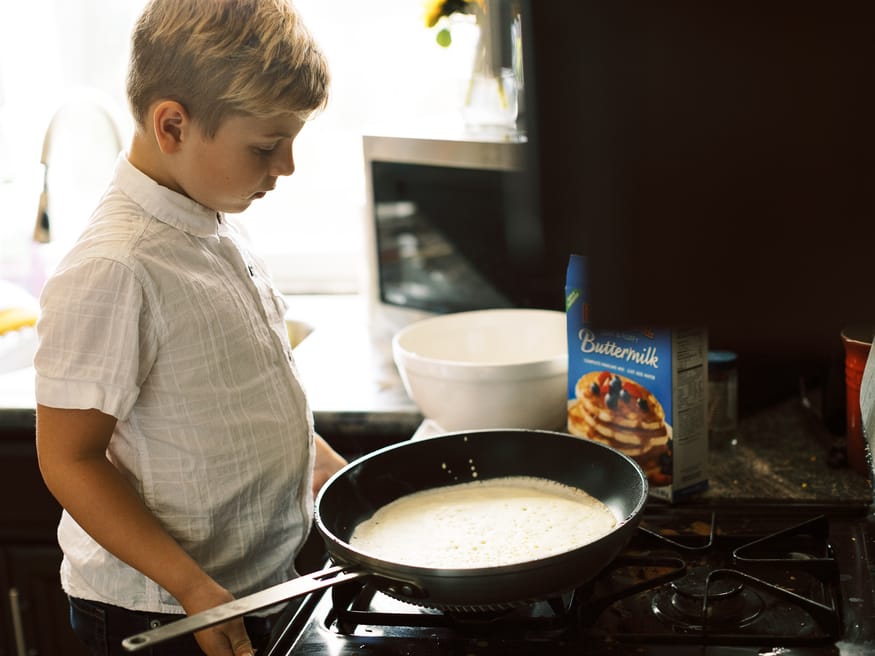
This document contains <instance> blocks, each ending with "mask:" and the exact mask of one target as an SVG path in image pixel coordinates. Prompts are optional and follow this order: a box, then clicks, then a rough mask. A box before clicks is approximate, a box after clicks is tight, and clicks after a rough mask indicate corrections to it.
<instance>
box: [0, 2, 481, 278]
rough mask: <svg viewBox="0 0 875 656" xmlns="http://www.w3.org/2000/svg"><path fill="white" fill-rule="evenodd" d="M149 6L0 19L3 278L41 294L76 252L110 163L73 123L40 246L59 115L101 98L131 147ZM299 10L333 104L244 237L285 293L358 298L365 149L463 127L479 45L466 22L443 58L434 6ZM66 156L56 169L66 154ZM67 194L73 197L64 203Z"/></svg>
mask: <svg viewBox="0 0 875 656" xmlns="http://www.w3.org/2000/svg"><path fill="white" fill-rule="evenodd" d="M144 4H145V2H144V0H90V1H89V2H69V1H68V0H29V1H28V2H26V3H25V2H16V3H11V2H10V3H3V4H2V5H0V207H3V211H2V212H3V213H2V216H3V219H2V224H0V243H2V246H0V277H3V278H12V279H18V280H21V281H26V282H27V283H28V285H27V286H29V287H31V288H33V287H34V286H38V285H39V281H40V279H41V277H42V275H43V273H44V271H40V272H35V271H34V270H33V268H34V267H35V266H39V267H44V268H48V269H50V268H51V266H52V265H53V262H55V261H56V260H57V258H58V257H59V256H60V253H61V252H63V251H64V250H66V247H68V246H69V244H70V241H72V239H73V238H74V236H75V234H76V233H77V231H78V229H81V224H82V223H84V220H85V217H87V215H88V213H89V212H90V208H91V207H93V205H94V203H95V202H96V199H97V197H98V196H99V194H100V192H101V191H102V189H103V186H104V185H105V183H106V178H107V176H108V175H109V170H110V168H111V165H112V161H113V160H114V157H112V158H107V157H104V156H103V155H102V154H100V153H101V149H100V148H98V147H97V144H98V142H99V137H98V136H96V135H99V134H100V132H101V128H100V127H99V126H97V125H95V126H92V127H88V125H89V124H88V121H86V120H85V119H80V118H77V117H73V118H70V119H69V120H70V121H71V122H72V123H73V124H74V125H73V129H71V130H64V135H65V136H64V137H63V138H62V137H61V136H58V142H61V143H63V142H64V139H67V140H69V143H71V144H72V145H71V147H70V151H72V154H69V155H67V156H66V157H69V158H70V159H69V160H67V159H66V157H63V156H61V155H58V157H59V159H62V160H63V164H64V166H63V167H62V166H61V164H60V163H58V165H57V166H56V162H54V159H53V161H52V166H50V167H49V170H50V175H51V185H52V195H51V200H52V205H53V206H52V210H51V217H52V225H53V242H52V243H51V244H48V245H46V246H45V247H42V246H40V247H36V246H33V245H32V243H31V239H30V235H31V233H32V230H33V225H34V222H35V220H36V213H37V212H36V209H37V205H38V199H39V193H40V190H41V188H42V182H43V180H42V175H43V174H42V167H41V166H40V151H41V149H42V140H43V135H44V134H45V131H46V128H47V126H48V125H49V122H50V120H51V119H52V116H53V115H54V114H55V112H56V111H57V110H58V108H59V107H61V106H62V105H63V104H64V103H65V102H67V101H68V100H69V99H70V98H75V97H79V96H78V95H77V94H79V90H80V89H82V88H88V89H91V90H96V92H97V93H99V94H102V97H103V98H105V99H106V100H107V102H108V103H111V105H112V106H113V107H114V109H115V111H116V112H117V114H118V115H119V116H121V117H122V119H121V124H122V133H123V141H124V144H125V145H127V141H128V137H129V134H130V119H129V118H128V111H127V104H126V100H125V97H124V76H125V68H126V65H127V53H128V43H129V35H130V29H131V26H132V25H133V22H134V20H135V19H136V16H137V15H138V13H139V11H140V10H141V8H142V7H143V5H144ZM296 5H297V7H298V8H299V10H300V12H301V13H302V15H303V16H304V19H305V21H306V22H307V24H308V26H309V27H310V29H311V30H312V31H313V33H314V34H315V35H316V37H317V39H318V40H319V41H320V43H321V45H322V47H323V49H324V50H325V52H326V55H327V56H328V58H329V61H330V63H331V69H332V77H333V81H332V88H331V100H330V104H329V106H328V108H327V109H326V110H325V111H324V112H323V113H322V114H321V115H319V116H318V117H317V118H316V119H315V120H314V121H313V122H312V124H311V125H308V126H307V127H306V128H305V129H304V131H303V132H302V133H301V135H300V136H299V138H298V140H297V142H296V153H295V154H296V164H297V170H296V172H295V174H294V175H293V176H291V177H290V178H285V179H282V180H280V182H279V184H278V186H277V189H276V190H275V191H274V192H273V193H272V194H270V195H268V197H267V198H265V199H262V200H261V201H258V202H257V203H254V204H253V206H252V207H251V208H250V209H249V210H247V212H246V225H247V227H248V229H249V231H250V235H251V236H252V238H253V241H254V242H255V244H256V248H257V249H258V251H259V252H260V254H261V255H262V256H263V257H264V258H265V259H266V260H267V262H268V265H269V267H270V268H271V270H272V271H273V273H274V276H275V278H276V280H277V282H278V284H279V285H280V287H281V288H282V289H283V291H286V292H289V293H294V292H307V293H318V292H355V291H358V290H359V289H360V288H361V286H362V285H363V280H364V274H365V270H364V267H365V262H366V258H365V256H364V253H363V234H364V233H363V229H364V225H365V223H364V221H365V218H364V205H365V198H366V192H365V189H364V169H363V162H362V153H361V135H362V134H364V133H367V132H373V131H376V132H385V131H386V129H384V128H385V126H389V128H388V129H391V130H396V129H398V126H399V125H406V126H407V127H405V128H404V129H405V130H406V131H410V130H417V129H419V128H422V129H423V130H426V129H429V130H430V129H432V128H434V127H435V126H436V125H438V124H451V123H452V122H454V121H457V120H458V118H457V116H456V108H457V107H458V106H459V105H460V103H461V98H462V94H463V92H464V86H465V80H466V79H467V75H468V72H469V70H470V59H471V56H472V53H473V45H474V40H475V38H476V33H475V31H474V28H473V26H470V25H469V24H467V23H465V21H464V17H463V18H461V19H459V20H458V22H457V23H456V25H455V26H454V31H453V39H454V40H453V44H452V45H451V46H450V47H449V48H442V47H440V46H438V45H437V43H435V39H434V34H432V33H431V32H430V31H429V30H427V29H426V28H425V26H424V24H423V18H422V15H423V6H424V0H370V1H369V2H366V3H365V2H360V1H359V0H298V1H297V2H296ZM58 132H59V133H60V132H61V130H58ZM103 137H104V138H105V137H106V131H105V128H104V129H103ZM58 142H55V143H53V144H52V158H54V156H55V151H56V150H61V148H62V147H61V145H60V143H58ZM102 152H105V148H104V151H102ZM86 174H87V180H83V179H81V176H83V175H86ZM76 176H80V177H76ZM74 177H76V179H74ZM65 178H66V179H65ZM62 192H68V193H69V196H67V197H64V198H63V199H59V198H58V196H60V195H62ZM55 228H57V229H55ZM36 249H41V251H40V252H39V255H40V256H39V257H38V258H35V257H34V253H35V252H37V250H36Z"/></svg>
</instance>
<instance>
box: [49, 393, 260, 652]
mask: <svg viewBox="0 0 875 656" xmlns="http://www.w3.org/2000/svg"><path fill="white" fill-rule="evenodd" d="M36 423H37V454H38V457H39V466H40V471H41V472H42V475H43V478H44V480H45V482H46V485H47V486H48V488H49V490H50V491H51V493H52V494H53V495H54V496H55V498H57V500H58V501H59V503H60V504H61V505H62V506H63V507H64V508H65V509H66V510H67V512H68V513H70V515H71V516H72V517H73V519H75V520H76V522H77V523H78V524H79V525H80V526H81V527H82V528H83V529H84V530H85V531H86V532H87V533H88V534H89V535H90V536H91V537H92V538H94V539H95V540H96V541H97V542H98V543H99V544H100V545H101V546H103V548H105V549H106V550H107V551H109V552H110V553H112V554H113V555H115V556H116V557H117V558H119V559H120V560H122V561H124V562H125V563H127V564H128V565H130V566H131V567H134V568H135V569H137V570H139V571H140V572H142V573H143V574H145V575H146V576H148V577H149V578H150V579H152V580H154V581H155V582H157V583H158V584H159V585H160V586H161V587H163V588H164V589H165V590H167V591H168V592H169V593H170V594H172V595H173V596H174V597H175V598H176V600H177V601H179V603H180V604H181V605H182V607H183V608H184V609H185V611H186V613H188V614H189V615H191V614H194V613H197V612H199V611H202V610H206V609H207V608H212V607H213V606H216V605H218V604H221V603H224V602H227V601H231V599H233V597H232V595H231V594H230V593H229V592H228V591H227V590H225V589H224V588H222V587H221V586H220V585H219V584H218V583H216V582H215V581H214V580H213V579H211V578H210V577H209V576H207V574H206V573H205V572H204V571H203V570H202V569H201V568H200V567H199V566H198V564H197V563H196V562H195V561H194V560H193V559H192V558H191V557H190V556H189V555H188V554H187V553H186V552H185V551H184V550H183V549H182V547H180V546H179V544H178V543H177V542H176V541H175V540H174V539H173V538H172V537H171V536H170V535H169V534H168V533H167V531H165V530H164V528H163V527H162V526H161V524H160V522H159V521H158V520H157V518H156V517H155V516H154V515H153V514H152V513H151V512H150V511H149V509H148V508H146V506H145V504H144V503H143V502H142V500H141V499H140V498H139V496H138V495H137V493H136V491H135V490H134V489H133V488H132V487H131V486H130V484H129V483H128V482H127V481H126V480H125V478H124V477H123V476H122V475H121V473H120V472H119V471H118V470H117V469H116V468H115V467H114V466H113V465H112V463H111V462H110V461H109V460H108V459H107V457H106V448H107V446H108V444H109V440H110V437H111V436H112V432H113V429H114V428H115V424H116V419H115V417H112V416H110V415H107V414H104V413H102V412H100V411H98V410H69V409H59V408H50V407H47V406H44V405H37V422H36ZM196 638H197V640H198V643H199V644H200V646H201V648H202V649H203V650H204V651H205V653H207V654H209V655H210V656H213V655H215V656H225V655H231V654H237V655H242V654H247V653H251V648H250V647H249V643H248V640H246V632H245V629H244V628H243V623H242V620H239V619H238V620H236V621H234V622H229V623H227V624H223V625H220V626H219V627H213V628H212V629H207V630H205V631H202V632H200V633H198V634H197V636H196ZM244 640H246V642H245V645H244V646H242V647H241V648H240V649H237V650H236V651H235V650H232V648H231V645H235V644H237V643H242V641H244Z"/></svg>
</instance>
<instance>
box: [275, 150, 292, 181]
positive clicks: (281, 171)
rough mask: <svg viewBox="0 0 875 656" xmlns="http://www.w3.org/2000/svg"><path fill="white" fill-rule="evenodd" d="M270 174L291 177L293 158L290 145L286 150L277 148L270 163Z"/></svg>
mask: <svg viewBox="0 0 875 656" xmlns="http://www.w3.org/2000/svg"><path fill="white" fill-rule="evenodd" d="M272 164H273V166H272V167H271V174H273V175H275V176H280V175H291V174H292V173H294V172H295V157H294V154H293V153H292V147H291V145H290V146H289V147H288V148H277V149H276V154H275V156H274V158H273V162H272Z"/></svg>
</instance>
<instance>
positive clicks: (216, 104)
mask: <svg viewBox="0 0 875 656" xmlns="http://www.w3.org/2000/svg"><path fill="white" fill-rule="evenodd" d="M328 82H329V74H328V64H327V62H326V60H325V57H324V55H323V54H322V51H321V50H320V49H319V46H318V45H317V44H316V42H315V40H314V39H313V37H312V35H311V34H310V32H309V31H308V30H307V28H306V26H305V25H304V23H303V21H302V20H301V18H300V16H299V15H298V13H297V11H296V10H295V9H294V7H293V6H292V4H291V1H290V0H151V1H150V2H149V3H148V4H147V6H146V8H145V9H144V10H143V13H142V14H141V15H140V18H139V20H138V21H137V23H136V25H135V27H134V31H133V35H132V40H131V58H130V66H129V69H128V79H127V92H128V102H129V103H130V105H131V111H132V112H133V114H134V118H135V119H136V121H137V123H138V124H139V125H140V126H145V125H146V122H147V114H148V110H149V107H150V106H151V105H152V103H154V102H156V101H158V100H162V99H170V100H175V101H177V102H179V103H181V104H182V105H183V106H184V107H185V108H186V111H187V112H188V114H189V116H190V117H191V119H192V121H194V122H195V123H197V124H198V125H199V126H200V128H201V129H202V130H203V131H204V133H205V134H207V135H208V136H210V137H213V136H215V134H216V131H217V130H218V129H219V125H220V124H221V122H222V121H223V120H224V119H225V118H227V117H229V116H232V115H248V116H255V117H258V118H269V117H272V116H276V115H279V114H287V113H293V114H296V115H298V116H299V117H300V118H304V119H306V118H308V117H309V116H310V115H311V114H312V113H313V112H315V111H317V110H319V109H322V108H323V107H324V106H325V103H326V102H327V97H328Z"/></svg>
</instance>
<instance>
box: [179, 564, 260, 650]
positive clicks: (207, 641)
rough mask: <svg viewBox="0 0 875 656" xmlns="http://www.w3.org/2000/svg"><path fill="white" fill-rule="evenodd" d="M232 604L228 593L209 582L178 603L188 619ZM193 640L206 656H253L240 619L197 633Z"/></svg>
mask: <svg viewBox="0 0 875 656" xmlns="http://www.w3.org/2000/svg"><path fill="white" fill-rule="evenodd" d="M233 600H234V596H233V595H232V594H231V593H230V592H228V591H227V590H225V589H224V588H222V587H221V586H220V585H219V584H217V583H216V582H215V581H212V580H209V581H208V582H207V583H205V584H204V585H201V586H200V587H198V588H196V589H195V590H193V591H192V592H191V593H190V594H188V595H187V596H186V598H185V599H179V603H181V604H182V607H183V608H184V609H185V612H186V613H187V614H188V615H194V614H195V613H199V612H201V611H204V610H208V609H210V608H214V607H215V606H219V605H221V604H224V603H227V602H229V601H233ZM194 638H195V640H197V644H198V645H199V646H200V648H201V649H202V650H203V652H204V654H206V655H207V656H253V654H254V653H255V652H254V651H253V650H252V643H251V642H250V641H249V636H248V635H246V628H245V627H244V626H243V619H242V618H237V619H234V620H230V621H228V622H225V623H223V624H217V625H216V626H211V627H210V628H208V629H204V630H203V631H198V632H197V633H195V634H194Z"/></svg>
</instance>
